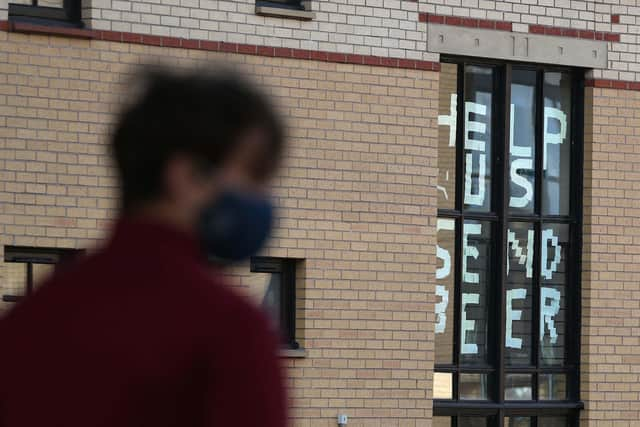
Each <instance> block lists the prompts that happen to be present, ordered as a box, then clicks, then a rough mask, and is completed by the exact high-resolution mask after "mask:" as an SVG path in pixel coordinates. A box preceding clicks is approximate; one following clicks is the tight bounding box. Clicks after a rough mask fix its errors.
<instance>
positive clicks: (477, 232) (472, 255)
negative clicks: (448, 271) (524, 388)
mask: <svg viewBox="0 0 640 427" xmlns="http://www.w3.org/2000/svg"><path fill="white" fill-rule="evenodd" d="M491 234H492V232H491V223H489V222H484V221H482V222H480V221H472V220H467V221H465V223H464V227H463V233H462V261H461V262H462V302H461V304H460V311H461V313H460V314H461V315H460V360H461V362H462V364H466V365H486V363H487V312H488V298H487V288H488V285H489V283H490V282H489V280H490V277H489V272H490V269H491V266H492V259H491Z"/></svg>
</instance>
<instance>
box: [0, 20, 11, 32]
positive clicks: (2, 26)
mask: <svg viewBox="0 0 640 427" xmlns="http://www.w3.org/2000/svg"><path fill="white" fill-rule="evenodd" d="M0 31H9V21H0Z"/></svg>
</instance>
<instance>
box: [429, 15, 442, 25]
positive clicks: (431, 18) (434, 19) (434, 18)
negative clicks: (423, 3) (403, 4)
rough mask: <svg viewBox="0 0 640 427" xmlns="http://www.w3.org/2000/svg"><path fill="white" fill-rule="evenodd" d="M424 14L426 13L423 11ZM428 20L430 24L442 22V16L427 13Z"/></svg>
mask: <svg viewBox="0 0 640 427" xmlns="http://www.w3.org/2000/svg"><path fill="white" fill-rule="evenodd" d="M425 15H426V13H425ZM427 20H428V22H431V23H432V24H444V16H441V15H431V14H429V15H428V17H427Z"/></svg>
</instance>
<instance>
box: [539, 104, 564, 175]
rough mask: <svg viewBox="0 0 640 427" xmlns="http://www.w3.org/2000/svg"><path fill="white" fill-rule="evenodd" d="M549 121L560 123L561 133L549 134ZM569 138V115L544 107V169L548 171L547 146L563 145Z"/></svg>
mask: <svg viewBox="0 0 640 427" xmlns="http://www.w3.org/2000/svg"><path fill="white" fill-rule="evenodd" d="M549 120H557V121H558V122H559V123H560V132H559V133H549ZM566 137H567V115H566V114H565V113H563V112H562V110H558V109H557V108H553V107H544V135H543V144H542V145H543V149H542V169H544V170H547V144H562V143H563V142H564V140H565V139H566Z"/></svg>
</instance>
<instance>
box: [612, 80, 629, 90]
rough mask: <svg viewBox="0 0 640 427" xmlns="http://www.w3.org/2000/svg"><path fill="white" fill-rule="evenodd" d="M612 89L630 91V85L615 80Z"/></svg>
mask: <svg viewBox="0 0 640 427" xmlns="http://www.w3.org/2000/svg"><path fill="white" fill-rule="evenodd" d="M611 87H613V88H614V89H628V87H629V85H628V82H623V81H620V80H614V81H612V82H611Z"/></svg>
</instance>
